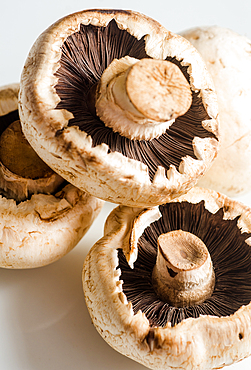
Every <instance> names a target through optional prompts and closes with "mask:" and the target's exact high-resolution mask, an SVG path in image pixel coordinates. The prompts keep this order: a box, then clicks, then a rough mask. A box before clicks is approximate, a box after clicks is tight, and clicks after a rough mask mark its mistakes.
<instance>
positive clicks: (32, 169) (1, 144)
mask: <svg viewBox="0 0 251 370" xmlns="http://www.w3.org/2000/svg"><path fill="white" fill-rule="evenodd" d="M63 181H64V180H63V179H62V178H61V177H60V176H59V175H57V174H56V173H55V172H53V171H52V170H51V168H50V167H48V166H47V165H46V164H45V163H44V162H43V161H42V159H41V158H40V157H39V156H38V155H37V154H36V152H35V151H34V150H33V148H32V147H31V146H30V144H29V143H28V141H27V140H26V138H25V137H24V134H23V132H22V130H21V125H20V121H19V120H17V121H14V122H13V123H11V124H10V125H9V127H8V128H7V129H6V130H5V131H4V132H3V133H2V135H1V137H0V189H1V192H2V194H4V196H5V197H7V198H13V199H15V200H16V201H17V202H20V201H24V200H26V199H27V198H28V197H29V196H31V195H32V194H36V193H53V192H55V191H56V189H58V187H59V186H60V185H61V184H62V183H63Z"/></svg>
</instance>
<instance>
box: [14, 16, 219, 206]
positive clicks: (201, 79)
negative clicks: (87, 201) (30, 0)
mask: <svg viewBox="0 0 251 370" xmlns="http://www.w3.org/2000/svg"><path fill="white" fill-rule="evenodd" d="M217 116H218V108H217V102H216V94H215V91H214V87H213V83H212V80H211V77H210V76H209V74H208V72H207V70H206V68H205V65H204V62H203V61H202V58H201V57H200V55H199V54H198V53H197V51H196V49H195V48H194V47H193V46H192V45H191V44H190V43H189V42H188V41H187V40H185V39H184V38H182V37H180V36H178V35H175V34H173V33H171V32H169V31H167V30H166V29H165V28H164V27H162V26H161V25H160V24H159V23H158V22H156V21H154V20H152V19H150V18H148V17H146V16H144V15H142V14H139V13H137V12H133V11H125V10H107V9H106V10H94V9H93V10H86V11H82V12H78V13H74V14H71V15H69V16H66V17H65V18H62V19H60V20H59V21H57V22H56V23H54V24H53V25H51V26H50V27H49V28H48V29H47V30H45V31H44V32H43V33H42V34H41V35H40V36H39V38H38V39H37V41H36V42H35V44H34V45H33V47H32V49H31V51H30V53H29V55H28V58H27V61H26V63H25V66H24V69H23V72H22V76H21V89H20V117H21V123H22V128H23V132H24V134H25V136H26V138H27V139H28V141H29V142H30V143H31V145H32V147H33V148H34V149H35V150H36V151H37V153H38V154H39V156H40V157H41V158H42V159H43V160H44V161H45V162H46V163H47V164H48V165H49V166H50V167H51V168H53V170H54V171H55V172H57V173H58V174H59V175H60V176H62V177H63V178H65V179H66V180H67V181H69V182H71V183H72V184H74V185H75V186H77V187H78V188H80V189H82V190H84V191H87V192H88V193H90V194H92V195H94V196H97V197H99V198H101V199H104V200H108V201H111V202H115V203H119V204H125V205H132V206H142V207H148V206H153V205H157V204H161V203H163V202H165V201H168V200H170V199H172V198H174V197H176V196H178V195H180V194H182V193H184V192H186V191H187V190H188V189H190V188H191V187H192V186H194V185H195V184H196V182H197V180H198V179H199V178H200V177H201V176H202V175H203V174H204V172H205V171H206V170H207V169H208V168H209V166H210V165H211V164H212V162H213V160H214V158H215V156H216V154H217V150H218V144H219V135H218V118H217Z"/></svg>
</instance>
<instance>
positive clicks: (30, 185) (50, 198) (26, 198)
mask: <svg viewBox="0 0 251 370" xmlns="http://www.w3.org/2000/svg"><path fill="white" fill-rule="evenodd" d="M18 91H19V84H12V85H7V86H3V87H1V88H0V140H1V138H2V136H3V133H4V132H6V130H8V128H9V127H12V124H13V123H15V122H18V120H19V115H18ZM7 140H8V138H7ZM7 142H8V141H7ZM27 145H28V143H27ZM31 150H32V149H31ZM11 154H13V153H11ZM8 155H9V153H8V152H7V156H8ZM2 156H3V153H1V157H2ZM19 160H20V157H19ZM102 205H103V201H101V200H99V199H96V198H95V197H93V196H90V195H88V194H86V193H84V192H83V191H81V190H79V189H77V188H76V187H74V186H73V185H71V184H69V183H67V182H66V181H65V180H63V179H62V178H60V176H59V175H57V174H55V173H53V171H51V170H50V169H49V174H48V176H45V177H44V178H37V179H32V178H27V177H22V175H21V174H16V173H13V172H12V171H10V170H9V169H8V168H6V166H4V165H3V163H2V162H0V267H4V268H16V269H17V268H18V269H21V268H33V267H40V266H44V265H47V264H49V263H52V262H54V261H56V260H58V259H59V258H61V257H63V256H64V255H65V254H66V253H68V252H69V251H70V250H71V249H72V248H74V247H75V246H76V245H77V243H78V242H79V240H80V239H81V238H82V237H83V236H84V234H85V233H86V232H87V230H88V229H89V227H90V226H91V225H92V222H93V221H94V219H95V217H96V216H97V215H98V213H99V211H100V210H101V207H102Z"/></svg>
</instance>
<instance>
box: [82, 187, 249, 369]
mask: <svg viewBox="0 0 251 370" xmlns="http://www.w3.org/2000/svg"><path fill="white" fill-rule="evenodd" d="M250 244H251V210H250V208H248V207H247V206H245V205H243V204H241V203H239V202H237V201H233V200H231V199H229V198H227V197H226V196H225V195H221V194H220V193H217V192H215V191H212V190H208V189H203V188H199V187H195V188H193V189H192V190H190V191H189V192H188V193H187V194H185V195H183V196H181V197H179V198H176V199H175V200H173V201H171V202H169V203H166V204H163V205H161V206H158V207H153V208H150V209H142V208H132V207H125V206H118V207H117V208H115V209H114V210H113V211H112V212H111V214H110V215H109V216H108V218H107V221H106V224H105V230H104V237H103V238H102V239H100V240H99V241H98V242H97V243H96V244H95V245H94V246H93V248H92V249H91V250H90V252H89V254H88V255H87V258H86V260H85V263H84V268H83V288H84V294H85V299H86V304H87V307H88V309H89V313H90V316H91V318H92V321H93V323H94V325H95V327H96V329H97V330H98V332H99V333H100V335H101V336H102V337H103V338H104V339H105V340H106V341H107V343H108V344H110V345H111V346H112V347H113V348H114V349H116V350H117V351H119V352H120V353H122V354H124V355H126V356H128V357H130V358H132V359H134V360H135V361H138V362H140V363H141V364H143V365H145V366H146V367H148V368H150V369H162V370H163V369H173V368H175V369H179V370H181V369H183V370H185V369H186V370H187V369H195V368H196V369H198V370H200V369H201V370H207V369H208V370H209V369H210V370H211V369H218V368H221V367H223V366H225V365H230V364H232V363H234V362H236V361H239V360H241V359H243V358H245V357H247V356H249V355H250V354H251V345H250V343H251V325H250V317H251V315H250V312H251V311H250V310H251V303H250V301H251V250H250Z"/></svg>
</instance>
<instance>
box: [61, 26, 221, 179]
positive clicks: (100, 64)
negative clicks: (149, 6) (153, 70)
mask: <svg viewBox="0 0 251 370" xmlns="http://www.w3.org/2000/svg"><path fill="white" fill-rule="evenodd" d="M111 43H112V47H111ZM89 46H91V51H90V50H89ZM61 51H62V55H61V59H60V60H59V65H60V67H59V69H58V70H57V71H56V72H55V74H54V75H55V77H57V80H58V82H57V84H56V86H55V89H56V92H57V94H58V96H59V97H60V102H59V103H58V105H57V107H56V109H66V110H68V111H70V112H71V113H72V114H73V116H74V118H72V119H70V121H69V123H68V125H69V126H78V127H79V128H80V130H82V131H84V132H86V133H87V134H88V135H89V136H90V137H91V138H92V146H93V147H95V146H98V145H100V144H102V143H105V144H107V146H108V148H109V149H108V152H115V151H116V152H119V153H121V154H122V155H124V156H126V157H128V158H130V159H134V160H136V161H140V162H142V163H144V164H145V165H146V166H147V167H148V172H149V177H150V180H151V181H153V179H154V175H155V174H156V171H157V169H158V167H159V166H162V167H164V168H165V171H166V172H167V171H168V170H169V168H170V166H171V165H174V166H175V167H176V168H177V169H178V168H179V165H180V163H181V161H182V158H184V157H186V156H191V157H192V158H194V159H196V158H197V157H196V155H195V153H194V149H193V139H194V137H200V138H216V137H215V135H214V134H213V133H211V132H209V131H207V130H206V129H205V128H204V127H203V125H202V122H203V121H206V120H208V119H210V117H209V116H208V114H207V113H206V110H205V108H204V106H203V102H202V99H201V97H200V94H199V92H195V91H191V96H192V104H191V107H190V109H188V111H187V112H186V113H185V114H182V115H181V116H179V117H177V118H176V119H175V122H174V123H172V124H171V126H170V127H169V128H168V129H167V130H165V132H164V133H162V134H161V135H160V136H158V137H156V138H150V139H149V140H147V139H130V138H128V137H125V136H123V135H121V134H120V133H118V132H115V131H114V130H113V129H112V128H111V127H107V126H106V125H105V123H104V122H103V121H102V120H101V119H100V118H99V117H98V116H97V114H96V107H95V104H96V88H97V87H98V85H99V82H100V80H101V79H102V75H103V72H104V71H105V69H106V68H107V67H109V66H110V64H111V63H112V62H113V61H114V60H115V59H119V60H120V59H121V58H123V57H126V56H127V57H129V58H136V59H138V60H142V59H143V60H146V59H147V58H148V59H149V56H148V55H147V53H146V51H145V40H144V37H142V38H140V39H139V40H138V39H137V38H135V37H134V36H132V35H131V34H129V33H128V32H127V31H126V30H122V29H119V27H118V26H117V23H116V21H115V20H111V21H110V22H109V24H108V25H107V26H106V27H101V26H94V25H83V24H81V25H80V28H79V31H78V32H75V33H73V34H72V35H70V36H68V38H67V39H66V40H65V41H64V43H63V45H62V47H61ZM165 62H169V63H172V64H173V65H175V67H178V69H179V70H180V71H181V72H182V74H183V76H184V77H185V79H186V81H187V82H189V74H188V72H187V67H186V66H183V65H182V61H178V60H177V59H176V58H172V57H167V58H166V60H165ZM175 67H174V68H175ZM141 103H142V102H141ZM60 134H61V132H59V135H60Z"/></svg>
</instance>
